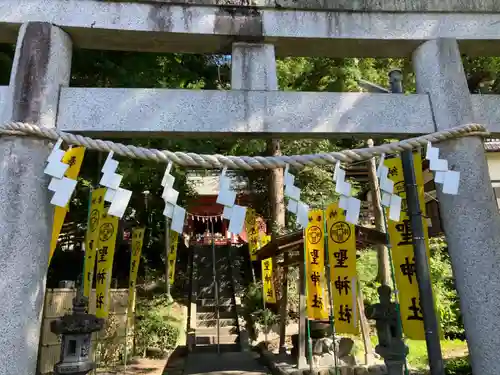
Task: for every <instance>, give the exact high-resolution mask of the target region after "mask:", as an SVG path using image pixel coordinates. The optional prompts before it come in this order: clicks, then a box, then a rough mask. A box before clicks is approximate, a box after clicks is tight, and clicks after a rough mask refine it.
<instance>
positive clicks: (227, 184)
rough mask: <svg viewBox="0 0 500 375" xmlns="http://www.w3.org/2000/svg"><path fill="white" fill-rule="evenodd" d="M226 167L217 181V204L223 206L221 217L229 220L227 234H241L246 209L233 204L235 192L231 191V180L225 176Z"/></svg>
mask: <svg viewBox="0 0 500 375" xmlns="http://www.w3.org/2000/svg"><path fill="white" fill-rule="evenodd" d="M226 172H227V167H224V169H223V170H222V173H221V175H220V180H219V195H218V196H217V201H216V202H217V203H219V204H221V205H223V206H224V210H223V211H222V216H223V217H224V219H227V220H229V228H228V232H231V233H241V232H242V231H243V225H244V223H245V215H246V212H247V209H246V207H243V206H240V205H237V204H235V202H236V192H235V191H233V190H231V179H230V178H229V177H228V176H227V175H226Z"/></svg>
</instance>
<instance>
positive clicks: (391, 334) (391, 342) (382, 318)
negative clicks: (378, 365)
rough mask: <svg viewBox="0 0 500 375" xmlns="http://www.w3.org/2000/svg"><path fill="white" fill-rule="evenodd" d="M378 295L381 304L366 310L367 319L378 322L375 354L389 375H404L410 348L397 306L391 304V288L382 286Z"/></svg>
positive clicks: (376, 325) (368, 307)
mask: <svg viewBox="0 0 500 375" xmlns="http://www.w3.org/2000/svg"><path fill="white" fill-rule="evenodd" d="M378 295H379V300H380V303H377V304H375V305H372V306H367V307H366V309H365V314H366V317H367V318H368V319H374V320H375V322H376V324H375V327H376V329H377V336H378V342H379V343H378V345H377V346H376V347H375V352H376V353H377V354H379V355H380V356H381V357H382V358H383V359H384V362H385V365H386V366H387V372H388V375H402V374H403V368H404V363H405V358H406V356H407V354H408V347H407V346H406V345H405V343H404V341H403V332H402V331H401V323H400V321H399V319H400V318H399V315H398V310H397V306H396V304H395V303H393V302H391V288H390V287H389V286H387V285H382V286H380V287H379V288H378Z"/></svg>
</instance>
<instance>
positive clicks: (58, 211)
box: [49, 147, 85, 264]
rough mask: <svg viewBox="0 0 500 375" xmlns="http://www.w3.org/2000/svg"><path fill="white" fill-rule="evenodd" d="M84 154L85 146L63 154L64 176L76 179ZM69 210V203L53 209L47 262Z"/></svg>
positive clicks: (52, 252) (73, 148)
mask: <svg viewBox="0 0 500 375" xmlns="http://www.w3.org/2000/svg"><path fill="white" fill-rule="evenodd" d="M84 154H85V147H72V148H70V149H69V150H68V151H66V153H65V154H64V156H63V159H62V161H63V163H65V164H68V165H69V168H68V169H67V170H66V173H65V174H64V175H65V176H66V177H68V178H71V179H73V180H76V179H77V178H78V173H80V167H81V166H82V162H83V156H84ZM68 211H69V205H68V206H66V207H59V206H56V207H55V209H54V223H53V224H52V240H51V241H50V252H49V264H50V261H51V260H52V256H53V255H54V251H55V250H56V246H57V239H58V238H59V234H61V229H62V226H63V224H64V218H65V217H66V213H67V212H68Z"/></svg>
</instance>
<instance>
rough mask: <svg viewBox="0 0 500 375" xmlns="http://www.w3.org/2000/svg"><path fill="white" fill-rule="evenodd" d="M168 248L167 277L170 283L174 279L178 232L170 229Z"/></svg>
mask: <svg viewBox="0 0 500 375" xmlns="http://www.w3.org/2000/svg"><path fill="white" fill-rule="evenodd" d="M169 236H170V242H169V245H170V248H169V251H168V262H169V264H168V279H169V282H170V284H173V283H174V279H175V262H176V260H177V245H178V243H179V233H177V232H174V231H172V230H171V231H170V234H169Z"/></svg>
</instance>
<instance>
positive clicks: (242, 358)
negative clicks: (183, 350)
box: [184, 352, 271, 375]
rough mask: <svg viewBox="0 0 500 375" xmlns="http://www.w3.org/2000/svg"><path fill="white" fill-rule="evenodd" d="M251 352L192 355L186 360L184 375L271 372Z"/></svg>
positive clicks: (232, 374) (238, 374)
mask: <svg viewBox="0 0 500 375" xmlns="http://www.w3.org/2000/svg"><path fill="white" fill-rule="evenodd" d="M256 358H258V355H257V354H255V353H251V352H232V353H221V354H220V355H218V354H215V353H192V354H190V355H189V356H188V358H187V360H186V365H185V368H184V375H229V374H231V375H240V374H241V375H265V374H270V373H271V372H270V371H269V370H268V369H267V368H266V367H265V366H263V365H262V364H260V363H259V362H258V361H257V359H256Z"/></svg>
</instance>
